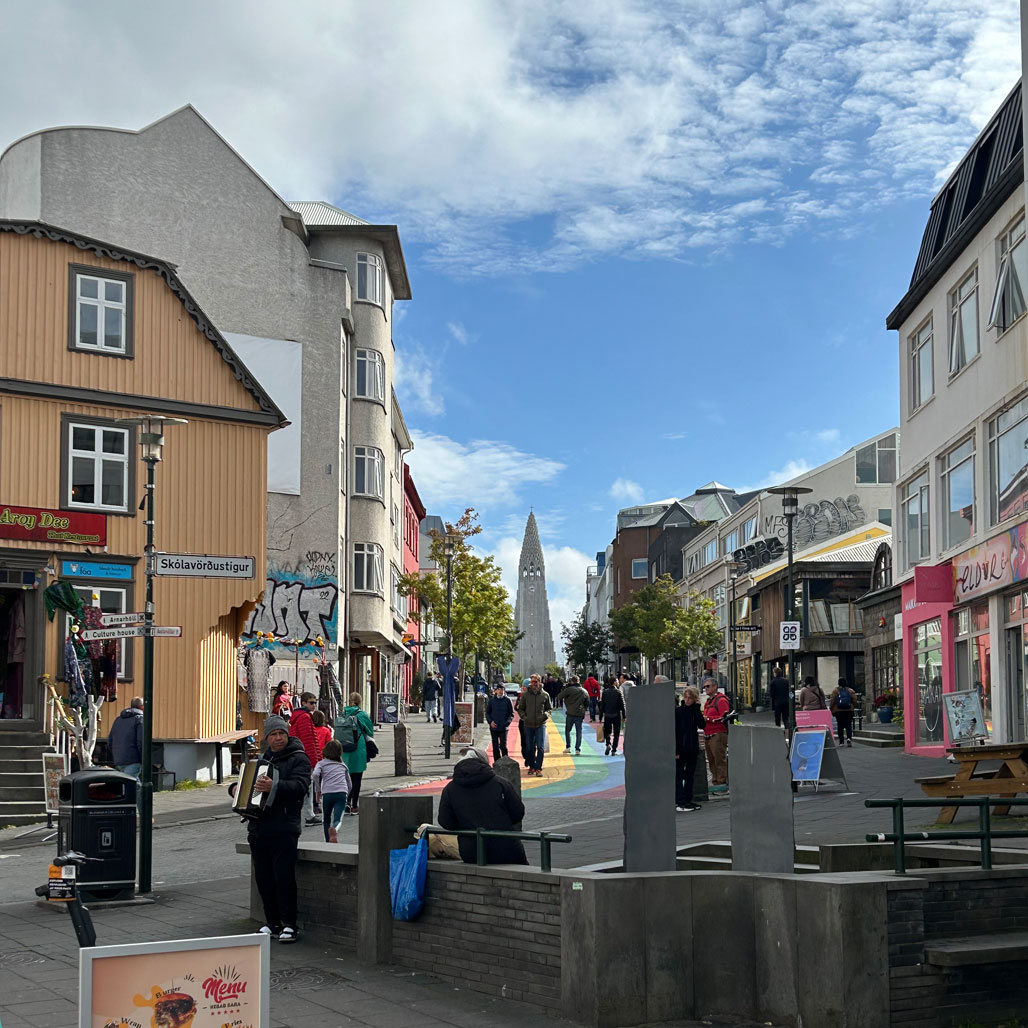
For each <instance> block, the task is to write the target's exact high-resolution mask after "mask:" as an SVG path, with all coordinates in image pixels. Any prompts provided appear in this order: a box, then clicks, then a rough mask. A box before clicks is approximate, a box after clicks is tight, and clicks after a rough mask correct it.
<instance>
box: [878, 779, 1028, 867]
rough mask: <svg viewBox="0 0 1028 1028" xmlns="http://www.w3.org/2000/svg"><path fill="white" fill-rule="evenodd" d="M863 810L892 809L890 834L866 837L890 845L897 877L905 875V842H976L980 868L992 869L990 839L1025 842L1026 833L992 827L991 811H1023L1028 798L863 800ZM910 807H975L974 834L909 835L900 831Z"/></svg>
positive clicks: (914, 833)
mask: <svg viewBox="0 0 1028 1028" xmlns="http://www.w3.org/2000/svg"><path fill="white" fill-rule="evenodd" d="M864 806H865V807H891V808H892V831H891V832H879V833H877V834H874V835H866V836H865V837H864V838H865V839H866V841H867V842H891V843H892V855H893V863H894V865H895V868H896V874H898V875H904V874H906V873H907V865H906V854H905V852H904V849H903V846H904V843H906V842H907V841H908V840H918V841H923V840H925V839H946V840H950V839H978V840H979V842H980V843H981V846H980V848H981V861H982V868H983V869H984V870H986V871H990V870H991V869H992V840H993V839H1028V830H1023V829H1013V828H998V829H994V828H993V827H992V822H991V821H990V819H989V808H990V807H1024V806H1028V798H1025V799H1018V798H1017V797H1016V796H964V797H957V798H953V799H926V800H905V799H903V798H902V797H897V798H896V799H892V800H864ZM909 807H934V808H936V809H938V808H940V807H977V808H978V828H979V830H978V831H977V832H972V831H967V830H962V831H952V832H908V831H906V830H905V829H904V827H903V811H904V810H906V809H907V808H909Z"/></svg>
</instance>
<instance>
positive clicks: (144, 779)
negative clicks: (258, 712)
mask: <svg viewBox="0 0 1028 1028" xmlns="http://www.w3.org/2000/svg"><path fill="white" fill-rule="evenodd" d="M145 463H146V605H145V606H144V607H143V746H142V750H143V753H142V757H143V761H142V763H143V766H142V767H141V768H140V769H139V772H140V779H139V780H140V797H139V891H140V893H141V894H145V893H148V892H150V889H151V878H152V869H153V631H152V629H153V613H154V610H153V574H154V554H155V546H154V524H153V522H154V497H153V494H154V469H155V467H156V466H157V458H156V457H155V456H149V457H146V458H145Z"/></svg>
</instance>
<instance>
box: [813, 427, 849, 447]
mask: <svg viewBox="0 0 1028 1028" xmlns="http://www.w3.org/2000/svg"><path fill="white" fill-rule="evenodd" d="M811 438H812V439H813V440H814V442H816V443H819V444H820V445H822V446H838V444H839V440H840V439H841V438H842V433H841V432H840V431H839V430H838V429H837V428H822V429H821V430H820V431H817V432H813V433H811Z"/></svg>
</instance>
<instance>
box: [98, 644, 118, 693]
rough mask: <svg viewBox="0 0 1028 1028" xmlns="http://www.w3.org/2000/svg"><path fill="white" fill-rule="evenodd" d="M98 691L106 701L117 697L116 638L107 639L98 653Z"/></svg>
mask: <svg viewBox="0 0 1028 1028" xmlns="http://www.w3.org/2000/svg"><path fill="white" fill-rule="evenodd" d="M100 692H101V693H103V698H104V699H105V700H106V701H107V702H108V703H113V702H114V701H115V700H116V699H117V698H118V640H117V639H107V640H105V641H104V642H103V643H102V651H101V654H100Z"/></svg>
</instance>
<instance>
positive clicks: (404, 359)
mask: <svg viewBox="0 0 1028 1028" xmlns="http://www.w3.org/2000/svg"><path fill="white" fill-rule="evenodd" d="M437 370H438V366H437V361H436V360H434V359H433V358H432V357H430V356H429V354H428V353H426V352H425V350H424V349H423V348H422V347H421V346H420V345H419V344H417V343H406V344H405V345H404V346H403V347H402V348H400V349H397V351H396V366H395V368H394V371H393V385H394V386H395V388H396V395H397V396H398V397H399V399H400V404H401V406H402V407H403V409H404V410H405V411H408V412H409V411H417V412H418V413H419V414H427V415H428V416H429V417H439V416H440V415H442V414H445V413H446V401H445V400H444V398H443V394H442V392H441V391H440V390H439V388H438V387H437V386H436V381H435V376H436V371H437Z"/></svg>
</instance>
